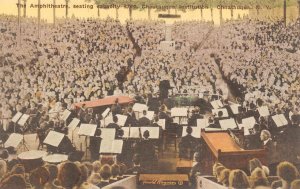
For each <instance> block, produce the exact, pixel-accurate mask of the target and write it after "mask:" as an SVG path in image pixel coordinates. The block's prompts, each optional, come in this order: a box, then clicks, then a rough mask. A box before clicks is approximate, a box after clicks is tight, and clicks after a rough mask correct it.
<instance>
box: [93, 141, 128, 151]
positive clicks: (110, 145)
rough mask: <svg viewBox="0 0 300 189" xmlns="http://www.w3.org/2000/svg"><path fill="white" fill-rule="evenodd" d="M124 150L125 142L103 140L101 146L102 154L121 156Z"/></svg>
mask: <svg viewBox="0 0 300 189" xmlns="http://www.w3.org/2000/svg"><path fill="white" fill-rule="evenodd" d="M122 149H123V140H113V141H111V140H102V141H101V145H100V150H99V152H100V154H102V153H113V154H120V153H122Z"/></svg>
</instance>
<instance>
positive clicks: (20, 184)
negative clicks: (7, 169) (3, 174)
mask: <svg viewBox="0 0 300 189" xmlns="http://www.w3.org/2000/svg"><path fill="white" fill-rule="evenodd" d="M26 187H27V185H26V181H25V178H24V176H22V175H19V174H13V175H10V176H8V177H7V178H5V179H4V180H2V181H1V182H0V188H1V189H25V188H26Z"/></svg>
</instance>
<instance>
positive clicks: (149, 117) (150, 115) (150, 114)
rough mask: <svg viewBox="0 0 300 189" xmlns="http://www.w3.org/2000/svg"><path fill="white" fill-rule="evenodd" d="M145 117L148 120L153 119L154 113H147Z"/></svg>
mask: <svg viewBox="0 0 300 189" xmlns="http://www.w3.org/2000/svg"><path fill="white" fill-rule="evenodd" d="M146 117H147V118H148V119H150V120H152V119H153V117H154V111H147V114H146Z"/></svg>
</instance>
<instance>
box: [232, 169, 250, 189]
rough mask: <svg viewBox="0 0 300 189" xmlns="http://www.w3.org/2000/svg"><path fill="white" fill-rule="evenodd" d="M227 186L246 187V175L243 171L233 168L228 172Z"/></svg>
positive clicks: (238, 188) (243, 188)
mask: <svg viewBox="0 0 300 189" xmlns="http://www.w3.org/2000/svg"><path fill="white" fill-rule="evenodd" d="M229 187H230V188H236V189H247V188H249V187H250V185H249V181H248V178H247V175H246V173H245V172H244V171H242V170H239V169H235V170H232V171H230V174H229Z"/></svg>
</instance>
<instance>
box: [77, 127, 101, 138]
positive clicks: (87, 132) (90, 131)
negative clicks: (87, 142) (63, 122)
mask: <svg viewBox="0 0 300 189" xmlns="http://www.w3.org/2000/svg"><path fill="white" fill-rule="evenodd" d="M96 129H97V125H94V124H81V125H80V127H79V131H78V135H84V136H94V135H95V132H96ZM101 135H102V134H101Z"/></svg>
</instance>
